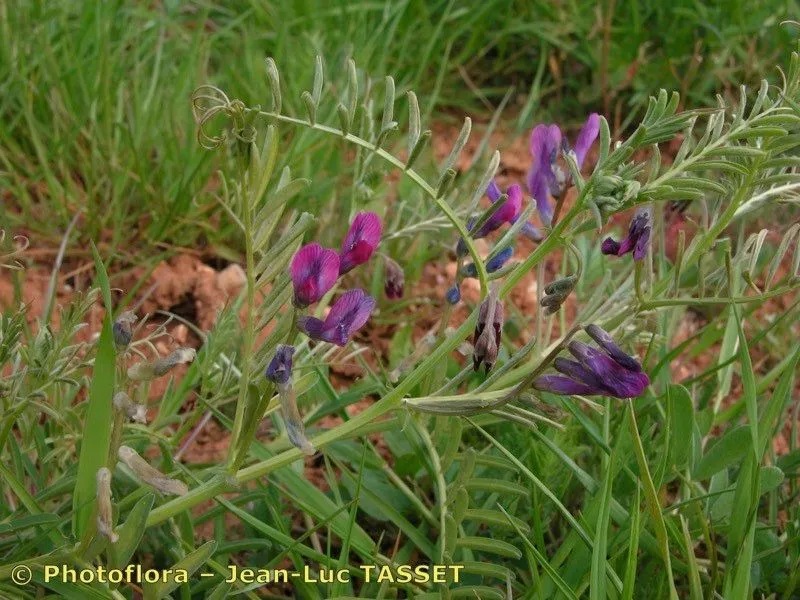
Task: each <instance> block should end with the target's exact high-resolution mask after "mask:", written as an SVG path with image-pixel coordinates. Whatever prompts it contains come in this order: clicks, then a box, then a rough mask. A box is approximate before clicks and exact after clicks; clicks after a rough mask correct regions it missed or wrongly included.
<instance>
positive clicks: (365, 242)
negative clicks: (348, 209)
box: [339, 212, 382, 274]
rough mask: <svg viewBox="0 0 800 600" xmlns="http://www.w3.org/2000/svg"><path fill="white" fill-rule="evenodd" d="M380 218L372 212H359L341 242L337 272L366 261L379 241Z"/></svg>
mask: <svg viewBox="0 0 800 600" xmlns="http://www.w3.org/2000/svg"><path fill="white" fill-rule="evenodd" d="M381 231H382V225H381V219H380V217H379V216H378V215H376V214H375V213H373V212H360V213H358V214H357V215H356V217H355V219H353V223H352V224H351V225H350V229H349V230H348V231H347V235H346V236H345V239H344V242H342V251H341V264H340V265H339V274H344V273H347V272H348V271H350V270H351V269H352V268H353V267H356V266H358V265H361V264H364V263H365V262H367V261H368V260H369V259H370V257H371V256H372V253H373V252H374V251H375V248H377V247H378V244H379V243H380V241H381Z"/></svg>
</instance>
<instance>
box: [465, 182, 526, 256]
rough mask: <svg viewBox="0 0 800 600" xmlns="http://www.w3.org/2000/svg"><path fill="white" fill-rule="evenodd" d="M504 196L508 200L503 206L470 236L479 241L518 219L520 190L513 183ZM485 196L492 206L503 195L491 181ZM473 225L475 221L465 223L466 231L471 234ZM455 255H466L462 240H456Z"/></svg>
mask: <svg viewBox="0 0 800 600" xmlns="http://www.w3.org/2000/svg"><path fill="white" fill-rule="evenodd" d="M506 194H507V195H508V200H506V201H505V203H504V204H503V206H501V207H500V208H498V209H497V210H496V211H495V212H494V214H493V215H492V216H491V217H489V218H488V219H487V220H486V222H485V223H484V224H483V225H481V228H480V229H479V230H478V231H476V232H474V233H472V234H471V235H472V237H473V238H475V239H479V238H483V237H486V236H487V235H489V234H490V233H492V232H493V231H495V230H497V229H499V228H500V227H501V226H502V225H503V224H504V223H514V222H515V221H516V220H517V219H518V218H519V213H520V211H521V210H522V188H521V187H520V186H519V185H518V184H516V183H515V184H513V185H510V186H509V187H508V189H507V190H506ZM486 195H487V196H488V197H489V200H490V201H491V203H492V204H494V203H495V202H497V201H498V200H499V199H500V196H502V195H503V194H502V192H501V191H500V188H499V187H498V186H497V183H495V182H494V181H492V182H491V183H490V184H489V187H488V188H486ZM474 225H475V220H474V219H470V221H469V222H468V223H467V231H470V232H471V231H472V228H473V227H474ZM456 254H458V256H464V255H466V254H467V245H466V243H464V240H463V238H461V239H459V240H458V245H457V246H456Z"/></svg>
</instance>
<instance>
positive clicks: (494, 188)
mask: <svg viewBox="0 0 800 600" xmlns="http://www.w3.org/2000/svg"><path fill="white" fill-rule="evenodd" d="M486 195H487V196H489V200H491V201H492V203H493V204H494V203H495V202H497V200H498V199H499V198H500V196H501V195H502V192H501V191H500V187H499V186H498V185H497V182H496V181H495V180H494V179H492V181H491V182H489V187H487V188H486Z"/></svg>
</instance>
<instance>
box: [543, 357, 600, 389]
mask: <svg viewBox="0 0 800 600" xmlns="http://www.w3.org/2000/svg"><path fill="white" fill-rule="evenodd" d="M553 366H554V367H555V369H556V371H558V372H559V373H563V374H564V375H566V376H567V377H569V378H571V379H574V380H575V381H578V382H579V383H583V384H586V385H588V386H589V387H592V388H595V389H598V390H601V389H602V387H601V385H600V381H598V379H597V377H596V376H595V374H594V373H592V372H591V371H590V370H589V369H587V368H586V367H584V366H583V365H582V364H581V363H579V362H577V361H574V360H570V359H568V358H561V357H560V356H559V357H558V358H556V359H555V360H554V361H553ZM595 393H596V394H599V393H601V392H599V391H598V392H595Z"/></svg>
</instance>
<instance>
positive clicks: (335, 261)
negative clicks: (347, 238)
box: [290, 243, 339, 308]
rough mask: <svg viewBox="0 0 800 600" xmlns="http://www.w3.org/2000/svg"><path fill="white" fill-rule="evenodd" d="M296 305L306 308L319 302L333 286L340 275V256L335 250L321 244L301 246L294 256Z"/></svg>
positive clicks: (293, 276) (292, 268) (293, 282)
mask: <svg viewBox="0 0 800 600" xmlns="http://www.w3.org/2000/svg"><path fill="white" fill-rule="evenodd" d="M290 270H291V276H292V284H293V285H294V305H295V306H297V307H298V308H304V307H306V306H308V305H309V304H313V303H314V302H317V301H318V300H319V299H320V298H322V296H324V295H325V293H326V292H327V291H328V290H330V289H331V288H332V287H333V284H334V283H336V279H337V278H338V276H339V256H338V255H337V254H336V251H335V250H331V249H329V248H323V247H322V246H320V245H319V244H316V243H314V244H308V245H306V246H303V247H302V248H300V250H298V251H297V253H296V254H295V255H294V258H292V265H291V269H290Z"/></svg>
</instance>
